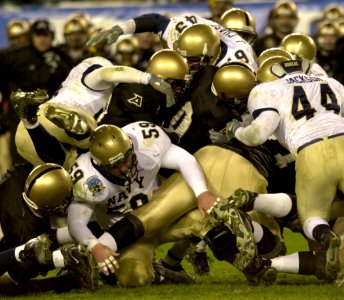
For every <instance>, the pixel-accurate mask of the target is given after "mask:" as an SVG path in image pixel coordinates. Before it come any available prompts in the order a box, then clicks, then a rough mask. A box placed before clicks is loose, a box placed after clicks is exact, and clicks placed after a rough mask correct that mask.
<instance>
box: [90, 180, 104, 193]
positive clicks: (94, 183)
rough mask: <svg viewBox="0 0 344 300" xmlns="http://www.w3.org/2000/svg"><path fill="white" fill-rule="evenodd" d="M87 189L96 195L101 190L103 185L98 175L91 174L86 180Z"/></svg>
mask: <svg viewBox="0 0 344 300" xmlns="http://www.w3.org/2000/svg"><path fill="white" fill-rule="evenodd" d="M86 185H87V188H88V190H89V191H90V192H91V193H92V194H93V195H97V194H100V193H101V192H102V190H103V189H104V185H103V183H102V181H101V180H100V179H99V178H98V176H91V177H89V178H88V179H87V180H86Z"/></svg>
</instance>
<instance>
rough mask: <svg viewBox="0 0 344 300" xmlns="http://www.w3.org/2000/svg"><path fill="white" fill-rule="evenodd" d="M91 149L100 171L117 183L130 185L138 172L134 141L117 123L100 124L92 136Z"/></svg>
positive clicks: (93, 159)
mask: <svg viewBox="0 0 344 300" xmlns="http://www.w3.org/2000/svg"><path fill="white" fill-rule="evenodd" d="M89 151H90V154H91V157H92V161H93V162H94V164H95V166H96V168H97V169H98V171H99V172H101V173H102V174H103V175H104V176H105V177H107V178H108V179H109V180H110V181H112V182H113V183H115V184H118V185H128V184H130V183H131V181H132V179H133V177H134V176H135V175H136V174H137V160H136V156H135V153H134V148H133V144H132V141H131V139H130V138H129V136H128V135H127V134H126V133H125V132H124V131H123V130H122V129H121V128H119V127H117V126H115V125H107V124H105V125H101V126H98V127H97V128H96V129H95V130H94V131H93V132H92V134H91V136H90V143H89Z"/></svg>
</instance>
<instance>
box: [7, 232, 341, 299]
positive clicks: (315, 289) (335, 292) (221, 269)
mask: <svg viewBox="0 0 344 300" xmlns="http://www.w3.org/2000/svg"><path fill="white" fill-rule="evenodd" d="M285 240H286V244H287V248H288V252H289V253H292V252H295V251H297V250H306V249H307V243H306V241H305V240H304V238H303V237H302V236H301V235H299V234H295V233H293V232H291V231H288V230H287V231H286V232H285ZM168 246H169V245H164V246H161V247H159V248H158V249H157V257H162V256H163V255H164V253H165V252H166V249H167V248H168ZM210 257H211V259H212V260H213V261H212V265H211V266H212V271H213V276H206V277H196V284H195V285H191V286H180V285H164V286H156V285H155V286H145V287H139V288H121V287H111V286H103V287H101V288H99V289H97V290H96V291H95V292H89V291H86V290H74V291H71V292H67V293H55V292H49V293H35V294H31V295H25V296H16V297H0V299H14V300H16V299H25V300H31V299H50V300H53V299H82V300H88V299H90V300H91V299H92V300H98V299H99V300H105V299H116V300H119V299H135V300H138V299H145V300H146V299H147V300H153V299H154V300H155V299H159V300H160V299H188V300H199V299H207V300H208V299H216V300H222V299H235V300H241V299H245V300H247V299H264V300H269V299H274V300H279V299H293V300H294V299H310V300H317V299H344V287H343V288H338V287H336V286H335V285H332V284H326V283H323V282H321V281H319V280H318V279H317V278H316V277H315V276H299V275H291V274H278V277H277V281H276V283H275V284H274V285H272V286H258V287H251V286H248V285H247V282H246V279H245V277H244V276H243V275H242V274H241V273H240V272H238V271H237V270H236V269H234V268H233V267H232V266H231V265H229V264H228V263H225V262H220V261H217V260H215V259H214V258H213V257H212V255H211V254H210ZM183 266H184V268H185V269H186V270H187V271H188V272H189V273H193V268H192V266H191V265H190V264H189V263H188V262H187V261H184V262H183Z"/></svg>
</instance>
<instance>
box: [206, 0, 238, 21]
mask: <svg viewBox="0 0 344 300" xmlns="http://www.w3.org/2000/svg"><path fill="white" fill-rule="evenodd" d="M208 7H209V10H210V13H211V16H210V19H211V20H212V21H215V22H218V21H219V20H220V18H221V15H222V14H223V13H224V12H225V11H226V10H228V9H230V8H232V7H233V1H232V0H208Z"/></svg>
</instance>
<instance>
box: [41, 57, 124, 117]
mask: <svg viewBox="0 0 344 300" xmlns="http://www.w3.org/2000/svg"><path fill="white" fill-rule="evenodd" d="M106 66H113V64H112V63H111V62H110V61H109V60H107V59H105V58H103V57H100V56H95V57H91V58H87V59H85V60H83V61H82V62H81V63H79V64H78V65H77V66H75V67H74V68H73V69H72V70H71V71H70V73H69V75H68V77H67V78H66V80H65V81H64V82H63V83H62V86H61V88H60V89H59V90H58V91H57V93H56V95H54V96H53V97H52V98H51V100H49V101H48V103H60V104H64V105H66V106H67V107H75V108H80V109H83V110H85V111H87V112H88V113H89V114H90V115H91V116H95V115H96V114H97V113H98V112H100V111H102V110H103V109H105V108H106V106H107V103H108V102H109V101H110V97H111V93H112V91H113V87H114V86H116V85H117V83H114V85H113V87H111V88H108V89H105V90H102V91H96V90H93V89H91V88H89V87H87V86H86V85H85V83H84V82H83V77H84V76H85V75H86V74H88V73H89V72H91V71H93V70H95V69H97V68H100V67H106Z"/></svg>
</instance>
